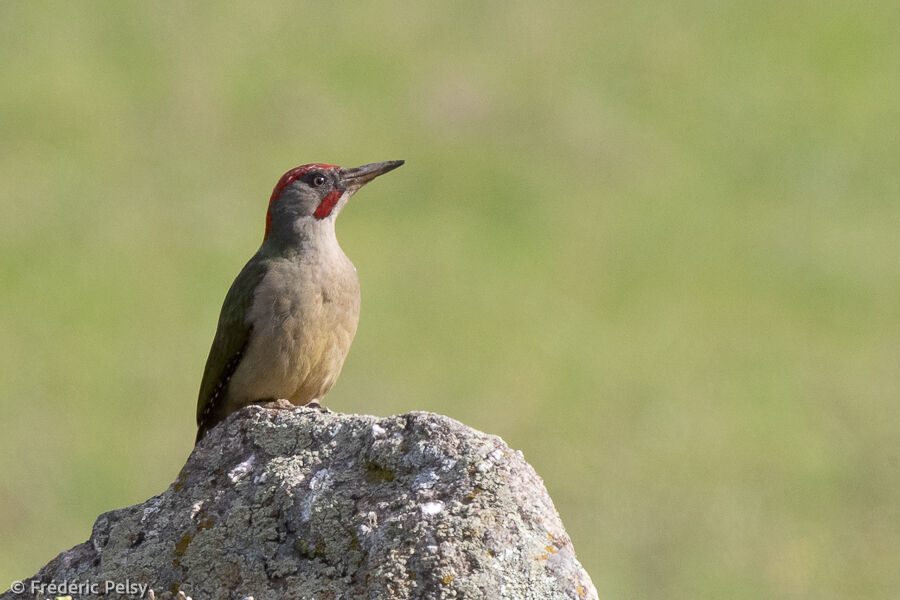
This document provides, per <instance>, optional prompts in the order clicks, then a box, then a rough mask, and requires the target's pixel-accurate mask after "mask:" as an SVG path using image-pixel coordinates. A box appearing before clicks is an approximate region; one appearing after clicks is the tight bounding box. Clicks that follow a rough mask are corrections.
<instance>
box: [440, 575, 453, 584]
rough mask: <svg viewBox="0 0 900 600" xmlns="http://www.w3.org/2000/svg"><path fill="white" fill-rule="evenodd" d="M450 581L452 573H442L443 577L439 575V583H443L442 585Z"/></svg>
mask: <svg viewBox="0 0 900 600" xmlns="http://www.w3.org/2000/svg"><path fill="white" fill-rule="evenodd" d="M451 581H453V575H444V576H443V577H441V583H443V584H444V585H447V584H448V583H450V582H451Z"/></svg>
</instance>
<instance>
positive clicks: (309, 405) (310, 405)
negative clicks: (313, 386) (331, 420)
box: [304, 398, 331, 414]
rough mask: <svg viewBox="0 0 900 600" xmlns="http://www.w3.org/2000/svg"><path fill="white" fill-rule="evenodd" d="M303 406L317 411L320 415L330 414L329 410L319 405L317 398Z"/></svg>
mask: <svg viewBox="0 0 900 600" xmlns="http://www.w3.org/2000/svg"><path fill="white" fill-rule="evenodd" d="M304 406H306V408H312V409H313V410H317V411H319V412H320V413H325V414H327V413H330V412H331V411H330V410H328V409H327V408H325V407H324V406H322V405H321V404H319V400H318V398H314V399H312V400H310V401H309V402H307V403H306V404H305V405H304Z"/></svg>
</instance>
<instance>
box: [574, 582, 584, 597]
mask: <svg viewBox="0 0 900 600" xmlns="http://www.w3.org/2000/svg"><path fill="white" fill-rule="evenodd" d="M575 591H576V592H578V595H579V596H581V597H582V598H583V597H584V588H583V587H581V586H580V585H576V586H575Z"/></svg>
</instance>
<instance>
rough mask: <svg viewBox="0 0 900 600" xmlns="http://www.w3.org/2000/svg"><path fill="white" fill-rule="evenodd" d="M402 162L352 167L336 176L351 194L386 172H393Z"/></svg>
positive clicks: (340, 171)
mask: <svg viewBox="0 0 900 600" xmlns="http://www.w3.org/2000/svg"><path fill="white" fill-rule="evenodd" d="M403 162H404V161H402V160H388V161H385V162H379V163H372V164H370V165H363V166H361V167H353V168H352V169H343V168H342V169H340V170H339V171H338V175H339V176H340V178H341V184H342V185H343V186H344V189H346V190H347V191H349V192H350V193H351V194H352V193H353V192H355V191H356V190H358V189H359V188H361V187H362V186H364V185H366V184H367V183H369V182H370V181H372V180H373V179H375V178H376V177H378V176H379V175H384V174H385V173H387V172H388V171H393V170H394V169H396V168H397V167H399V166H400V165H402V164H403Z"/></svg>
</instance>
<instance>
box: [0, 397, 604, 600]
mask: <svg viewBox="0 0 900 600" xmlns="http://www.w3.org/2000/svg"><path fill="white" fill-rule="evenodd" d="M32 581H34V582H43V583H45V584H49V583H53V582H56V583H59V582H66V581H68V582H71V581H79V582H94V583H98V585H99V586H100V589H101V590H102V589H103V586H104V585H105V583H104V582H106V581H111V582H115V583H120V584H125V583H126V582H127V583H129V584H131V585H132V586H138V585H141V586H142V585H147V586H149V588H152V589H153V590H155V594H154V595H155V597H156V598H161V597H171V596H172V595H173V594H177V593H178V592H184V593H185V594H187V595H188V596H191V597H193V598H194V599H195V600H207V599H213V598H235V599H243V598H246V597H248V596H252V597H253V598H255V600H267V599H283V598H297V599H300V598H304V599H313V598H315V599H334V600H337V599H350V598H371V599H375V598H379V599H388V598H391V599H393V598H460V599H463V598H465V599H475V598H492V599H493V598H534V599H542V600H543V599H549V598H572V599H575V600H581V599H583V598H596V597H597V593H596V591H595V589H594V586H593V585H592V583H591V580H590V578H589V577H588V575H587V573H586V572H585V571H584V569H583V568H582V567H581V565H580V564H579V563H578V560H577V559H576V558H575V551H574V549H573V548H572V543H571V541H570V540H569V536H568V535H566V532H565V530H564V529H563V526H562V523H561V522H560V519H559V516H558V515H557V513H556V510H555V509H554V507H553V503H552V502H551V501H550V498H549V496H548V495H547V492H546V490H545V489H544V485H543V483H542V481H541V479H540V478H539V477H538V476H537V474H536V473H535V472H534V470H533V469H532V468H531V467H530V466H529V465H528V463H526V462H525V460H524V459H523V457H522V454H521V452H516V451H513V450H510V448H509V447H508V446H507V445H506V444H505V443H504V442H503V440H501V439H500V438H498V437H496V436H492V435H486V434H484V433H481V432H478V431H475V430H473V429H471V428H469V427H466V426H465V425H463V424H461V423H459V422H457V421H454V420H452V419H450V418H447V417H444V416H440V415H436V414H432V413H424V412H415V413H410V414H406V415H401V416H395V417H388V418H377V417H372V416H363V415H350V414H338V413H330V412H329V413H323V412H320V411H318V410H314V409H305V408H304V409H296V410H293V411H291V410H274V409H264V408H260V407H255V406H253V407H248V408H245V409H243V410H242V411H240V412H239V413H236V414H234V415H232V416H231V417H229V418H228V419H227V420H226V421H225V422H224V423H223V424H222V425H220V426H218V427H216V428H215V429H213V430H212V431H211V432H210V433H209V434H208V435H207V436H206V438H205V439H204V440H203V441H202V442H201V443H200V444H199V445H198V446H197V447H196V448H195V450H194V451H193V453H192V454H191V456H190V458H189V459H188V461H187V464H186V465H185V466H184V468H183V469H182V471H181V473H180V474H179V475H178V478H177V479H176V480H175V482H174V483H173V484H172V485H171V486H169V489H167V490H166V491H165V492H164V493H162V494H161V495H159V496H155V497H153V498H150V499H149V500H147V501H146V502H144V503H143V504H139V505H136V506H131V507H128V508H123V509H120V510H115V511H112V512H109V513H106V514H103V515H101V516H100V517H99V518H98V519H97V522H96V524H95V525H94V529H93V532H92V534H91V538H90V539H89V540H88V541H87V542H85V543H83V544H81V545H79V546H76V547H74V548H72V549H71V550H68V551H66V552H63V553H62V554H60V555H59V556H57V557H56V558H55V559H54V560H53V561H51V562H50V563H49V564H47V565H46V566H45V567H44V568H43V569H41V570H40V572H39V573H38V574H37V575H35V576H34V577H33V578H31V579H29V580H25V582H24V583H25V584H26V586H31V585H32ZM26 589H28V588H26ZM31 589H33V588H31ZM45 589H47V588H45ZM95 589H96V588H95ZM135 589H138V588H137V587H132V588H131V590H132V592H131V594H122V596H126V597H127V596H131V597H136V596H137V594H134V592H133V590H135ZM45 595H46V596H51V597H52V594H45ZM25 596H27V597H34V594H23V595H22V597H25ZM7 597H9V598H12V597H17V596H15V595H14V594H13V593H12V592H9V593H8V594H6V595H4V596H3V598H7ZM79 597H94V596H92V595H91V594H80V595H79ZM106 597H107V598H109V597H117V594H116V593H115V592H111V593H110V594H109V595H107V596H106Z"/></svg>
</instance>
